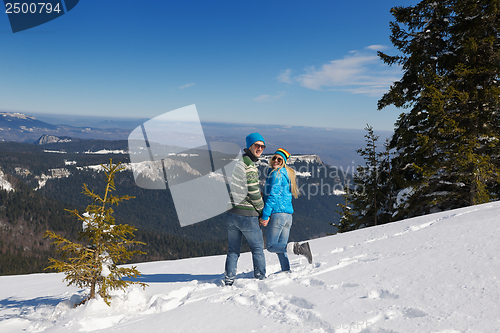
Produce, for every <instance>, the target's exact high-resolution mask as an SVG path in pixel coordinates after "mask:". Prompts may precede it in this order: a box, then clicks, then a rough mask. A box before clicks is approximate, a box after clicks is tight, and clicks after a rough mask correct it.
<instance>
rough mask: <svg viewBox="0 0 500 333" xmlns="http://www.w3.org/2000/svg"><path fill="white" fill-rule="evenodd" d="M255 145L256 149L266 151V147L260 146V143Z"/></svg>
mask: <svg viewBox="0 0 500 333" xmlns="http://www.w3.org/2000/svg"><path fill="white" fill-rule="evenodd" d="M253 145H254V146H255V148H256V149H260V148H262V150H264V149H266V145H259V144H258V143H254V144H253Z"/></svg>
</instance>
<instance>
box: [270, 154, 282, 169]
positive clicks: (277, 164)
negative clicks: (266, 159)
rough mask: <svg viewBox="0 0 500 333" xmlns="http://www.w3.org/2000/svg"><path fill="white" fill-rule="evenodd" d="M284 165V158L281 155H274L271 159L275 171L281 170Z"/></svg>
mask: <svg viewBox="0 0 500 333" xmlns="http://www.w3.org/2000/svg"><path fill="white" fill-rule="evenodd" d="M282 164H283V157H281V156H279V155H274V156H273V158H272V159H271V167H272V168H273V169H277V168H279V167H280V166H281V165H282Z"/></svg>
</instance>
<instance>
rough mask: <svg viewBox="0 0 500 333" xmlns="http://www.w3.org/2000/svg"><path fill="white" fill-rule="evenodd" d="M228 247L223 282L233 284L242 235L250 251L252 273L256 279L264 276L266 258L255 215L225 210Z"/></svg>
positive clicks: (257, 219)
mask: <svg viewBox="0 0 500 333" xmlns="http://www.w3.org/2000/svg"><path fill="white" fill-rule="evenodd" d="M225 214H226V223H227V238H228V249H227V257H226V271H225V273H224V277H225V283H226V284H228V285H231V284H233V282H234V279H235V277H236V266H237V264H238V258H239V257H240V251H241V241H242V236H245V238H246V240H247V243H248V245H249V246H250V250H251V251H252V260H253V275H254V277H255V278H257V279H260V280H262V279H264V278H265V277H266V258H265V257H264V240H263V238H262V231H261V230H260V228H259V218H258V217H257V216H243V215H237V214H233V213H229V212H226V213H225Z"/></svg>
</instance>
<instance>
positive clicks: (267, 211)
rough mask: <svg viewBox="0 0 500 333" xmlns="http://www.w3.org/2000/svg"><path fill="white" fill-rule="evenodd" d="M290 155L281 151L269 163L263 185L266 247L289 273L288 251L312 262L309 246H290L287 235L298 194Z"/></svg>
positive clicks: (280, 149) (263, 221)
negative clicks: (290, 165)
mask: <svg viewBox="0 0 500 333" xmlns="http://www.w3.org/2000/svg"><path fill="white" fill-rule="evenodd" d="M289 157H290V153H289V152H287V151H286V150H285V149H283V148H279V149H278V150H277V151H276V153H274V155H273V157H272V158H271V160H270V161H269V167H270V168H269V171H268V174H267V179H266V184H265V186H264V203H265V205H264V210H263V211H262V218H261V224H262V225H263V226H267V228H266V248H267V250H268V251H269V252H273V253H276V254H277V255H278V259H279V261H280V265H281V270H282V271H285V272H287V271H290V262H289V260H288V254H287V252H291V253H294V254H296V255H303V256H305V257H306V258H307V260H308V262H309V263H312V254H311V249H310V247H309V243H303V244H299V243H289V244H288V236H289V234H290V228H291V227H292V214H293V206H292V195H293V196H294V197H295V198H297V197H298V196H299V191H298V188H297V182H296V180H295V171H294V170H293V169H292V168H290V167H288V166H287V165H286V162H287V160H288V158H289Z"/></svg>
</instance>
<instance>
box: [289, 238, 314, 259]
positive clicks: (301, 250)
mask: <svg viewBox="0 0 500 333" xmlns="http://www.w3.org/2000/svg"><path fill="white" fill-rule="evenodd" d="M293 253H294V254H296V255H302V256H304V257H306V258H307V261H308V262H309V263H310V264H312V260H313V257H312V252H311V248H310V247H309V243H308V242H306V243H302V244H299V243H297V242H295V243H294V244H293Z"/></svg>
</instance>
